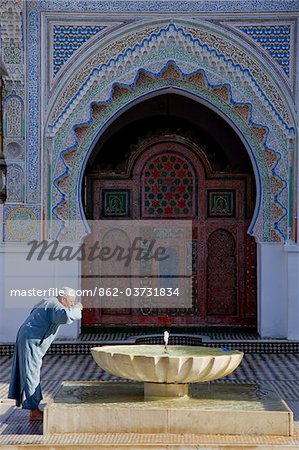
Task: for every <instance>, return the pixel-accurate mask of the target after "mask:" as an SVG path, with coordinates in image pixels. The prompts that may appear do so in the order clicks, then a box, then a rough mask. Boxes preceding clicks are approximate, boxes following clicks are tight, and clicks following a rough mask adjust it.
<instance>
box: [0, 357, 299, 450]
mask: <svg viewBox="0 0 299 450" xmlns="http://www.w3.org/2000/svg"><path fill="white" fill-rule="evenodd" d="M11 360H12V358H11V357H9V356H4V357H1V358H0V401H2V403H1V402H0V446H1V445H11V444H16V445H17V444H20V443H23V444H25V443H42V442H43V443H45V439H46V440H47V442H49V444H50V443H54V442H55V439H56V440H57V439H58V438H57V436H56V437H55V436H53V437H48V438H44V437H43V436H42V426H41V424H40V423H29V422H28V411H26V410H22V409H19V408H15V407H14V403H13V401H10V400H7V392H8V384H9V377H10V368H11ZM41 380H42V388H43V394H44V403H46V402H47V401H49V400H50V399H51V398H52V397H53V396H54V395H55V393H56V392H57V390H58V389H59V387H60V383H61V382H62V381H63V380H102V381H103V380H109V381H118V380H119V379H118V378H117V377H115V376H113V375H109V374H107V373H106V372H104V371H102V370H101V369H100V368H99V367H98V366H97V365H96V364H95V362H94V361H93V359H92V357H91V356H89V355H46V356H45V358H44V362H43V367H42V376H41ZM220 381H221V382H223V381H225V382H226V383H238V384H240V383H253V384H259V385H260V386H261V387H263V386H264V387H265V388H267V387H268V388H272V389H275V390H276V391H277V393H278V394H279V395H280V396H281V398H283V399H284V400H285V401H286V403H287V404H288V405H289V407H290V408H291V409H292V411H293V412H294V417H295V430H296V433H295V436H293V437H292V438H281V437H273V440H271V444H272V445H275V444H285V445H291V446H292V445H295V448H296V446H298V447H297V448H299V354H290V355H287V354H246V355H245V356H244V359H243V361H242V363H241V365H240V366H239V367H238V369H237V370H236V371H235V372H233V373H232V374H231V375H229V376H228V377H226V378H224V379H222V380H217V381H215V382H216V383H217V382H220ZM155 436H156V435H155ZM243 438H245V441H246V442H248V444H249V443H257V442H260V443H266V442H267V440H266V437H252V436H251V437H250V436H248V437H246V436H245V437H244V436H243ZM59 439H60V440H59V443H61V444H62V443H67V444H70V445H71V444H72V443H75V442H76V439H77V440H78V435H71V436H60V438H59ZM103 439H104V437H103V436H102V437H100V436H98V437H95V436H94V435H92V436H88V435H84V443H85V442H86V444H87V443H96V442H99V443H102V441H103ZM105 439H106V441H107V442H106V441H103V445H104V444H105V442H106V444H107V445H109V439H110V438H109V436H106V438H105ZM123 439H125V440H127V441H128V440H130V437H129V436H126V437H124V436H123ZM138 439H139V441H138V442H140V443H141V442H145V439H147V440H148V442H155V441H154V440H153V439H154V438H153V437H152V439H151V438H150V436H147V438H145V437H144V436H141V435H140V437H139V438H138ZM155 439H156V440H157V439H160V441H161V443H162V442H166V441H165V439H166V437H165V436H162V435H161V436H160V437H157V436H156V438H155ZM171 439H173V438H172V437H171V436H169V440H170V441H169V442H171ZM180 439H181V438H180ZM221 439H222V438H221ZM227 439H228V440H227ZM238 439H239V438H238V437H237V436H229V437H223V439H222V440H223V442H230V443H235V444H237V443H241V441H240V439H239V440H238ZM271 439H272V438H271ZM115 440H116V441H115ZM120 440H121V435H120V436H116V435H114V441H113V442H117V441H118V442H120ZM160 441H159V442H160ZM187 441H188V443H192V442H196V436H195V435H194V436H193V437H192V436H188V437H186V441H184V442H186V443H187ZM182 442H183V441H182ZM200 442H201V443H202V442H209V443H210V444H212V443H213V442H216V441H215V437H211V436H210V437H208V436H203V435H201V436H200ZM217 442H218V441H217ZM128 443H129V441H128ZM242 443H244V440H243V441H242Z"/></svg>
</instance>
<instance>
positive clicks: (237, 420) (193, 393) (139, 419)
mask: <svg viewBox="0 0 299 450" xmlns="http://www.w3.org/2000/svg"><path fill="white" fill-rule="evenodd" d="M153 384H155V383H153ZM150 385H151V383H150ZM170 386H171V387H170V390H172V385H170ZM155 388H156V387H153V386H152V385H151V386H150V393H151V394H153V393H154V394H155V393H156V392H157V391H155ZM146 389H148V386H147V387H146ZM166 391H167V389H166ZM166 393H167V392H166ZM172 393H173V392H172ZM167 394H169V392H168V393H167ZM154 397H156V395H154ZM44 433H45V434H54V433H55V434H56V433H58V434H59V433H61V434H65V433H93V434H94V433H168V434H208V435H216V434H220V435H221V434H230V435H283V436H289V435H292V433H293V413H292V412H291V411H290V409H289V408H288V407H287V405H286V404H285V403H284V402H283V401H282V400H281V399H280V398H279V397H278V396H277V394H276V393H275V392H273V391H270V390H269V391H266V390H265V389H263V390H260V389H259V388H258V387H257V386H254V385H238V384H227V383H212V384H208V383H204V384H201V383H196V384H190V385H189V396H187V397H183V398H176V399H174V398H163V399H159V400H158V399H155V401H149V400H147V399H146V398H144V386H143V383H140V382H132V383H128V382H105V381H104V382H98V381H93V382H90V381H86V382H82V381H81V382H64V383H63V384H62V386H61V388H60V390H59V392H58V393H57V394H56V396H55V398H54V401H53V402H52V403H49V404H48V405H47V406H46V408H45V411H44Z"/></svg>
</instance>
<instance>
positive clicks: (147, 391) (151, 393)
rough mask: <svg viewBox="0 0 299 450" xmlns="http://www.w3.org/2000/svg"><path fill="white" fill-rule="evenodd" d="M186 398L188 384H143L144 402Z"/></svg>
mask: <svg viewBox="0 0 299 450" xmlns="http://www.w3.org/2000/svg"><path fill="white" fill-rule="evenodd" d="M188 396H189V385H188V384H175V383H169V384H167V383H144V399H145V400H162V399H167V398H168V399H171V398H172V399H178V398H185V397H188Z"/></svg>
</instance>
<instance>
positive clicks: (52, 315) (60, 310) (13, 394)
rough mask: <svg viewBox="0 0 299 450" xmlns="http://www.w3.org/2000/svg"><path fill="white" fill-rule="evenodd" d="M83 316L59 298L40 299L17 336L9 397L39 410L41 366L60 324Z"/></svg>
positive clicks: (28, 407)
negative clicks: (62, 302) (63, 303)
mask: <svg viewBox="0 0 299 450" xmlns="http://www.w3.org/2000/svg"><path fill="white" fill-rule="evenodd" d="M78 319H81V310H80V308H78V307H75V306H73V307H71V308H65V307H64V306H63V305H62V304H61V303H60V302H59V300H58V299H57V298H56V297H51V298H48V299H45V300H42V301H41V302H39V303H38V304H37V305H35V307H34V308H33V309H32V311H31V313H30V315H29V316H28V317H27V319H26V320H25V322H24V323H23V325H22V326H21V327H20V329H19V331H18V335H17V339H16V345H15V351H14V355H13V361H12V370H11V381H10V386H9V392H8V398H12V399H15V400H16V405H17V406H21V405H22V407H23V408H24V409H36V408H37V407H38V405H39V403H40V401H41V400H42V398H43V396H42V391H41V385H40V369H41V365H42V359H43V356H44V355H45V353H46V352H47V350H48V348H49V347H50V345H51V343H52V341H53V340H54V339H55V337H56V335H57V333H58V330H59V328H60V325H62V324H70V323H72V322H73V321H74V320H78Z"/></svg>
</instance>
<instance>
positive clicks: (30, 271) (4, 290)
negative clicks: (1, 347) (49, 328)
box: [0, 244, 81, 342]
mask: <svg viewBox="0 0 299 450" xmlns="http://www.w3.org/2000/svg"><path fill="white" fill-rule="evenodd" d="M65 245H67V244H65ZM27 254H28V246H24V245H23V246H22V245H21V244H5V245H3V244H0V274H1V277H2V279H0V342H14V341H15V338H16V334H17V331H18V329H19V326H20V325H21V324H22V323H23V321H24V320H25V318H26V317H27V316H28V314H29V313H30V310H31V308H32V307H33V306H34V305H35V304H36V303H38V302H39V301H40V300H41V299H42V297H37V296H36V297H33V296H32V297H20V296H18V297H12V296H10V289H32V288H33V287H35V288H36V289H48V288H50V287H53V288H54V287H57V288H61V287H62V286H70V287H73V288H74V289H80V274H81V272H80V271H81V263H80V262H78V261H77V260H74V261H70V262H68V263H64V262H59V261H53V262H49V261H48V259H47V258H44V259H43V260H41V261H36V260H34V261H31V262H30V263H29V262H26V256H27ZM79 300H80V299H79ZM79 331H80V322H79V321H76V322H74V323H73V324H71V325H63V326H61V328H60V331H59V335H58V336H59V337H60V338H73V339H74V338H76V337H77V336H78V334H79Z"/></svg>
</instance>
